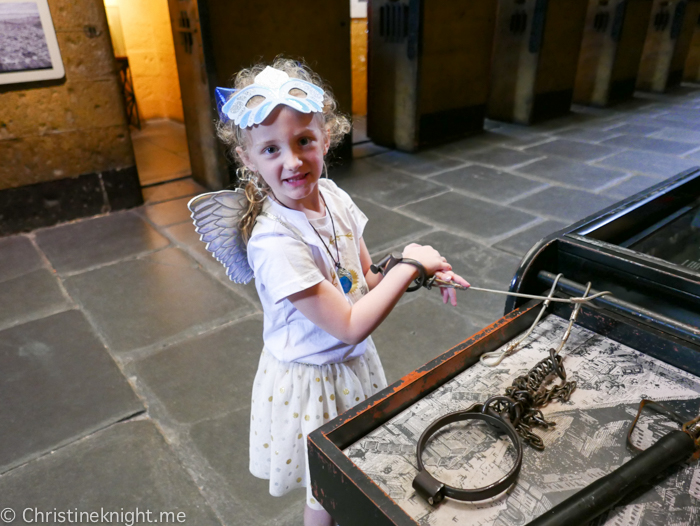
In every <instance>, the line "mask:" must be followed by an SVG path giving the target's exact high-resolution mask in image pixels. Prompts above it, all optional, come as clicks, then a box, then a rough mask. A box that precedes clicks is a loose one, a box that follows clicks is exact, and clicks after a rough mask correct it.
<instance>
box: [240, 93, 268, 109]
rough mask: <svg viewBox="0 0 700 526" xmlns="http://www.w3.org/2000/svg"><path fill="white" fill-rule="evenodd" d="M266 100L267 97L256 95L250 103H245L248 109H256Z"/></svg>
mask: <svg viewBox="0 0 700 526" xmlns="http://www.w3.org/2000/svg"><path fill="white" fill-rule="evenodd" d="M264 100H265V97H263V96H262V95H255V96H253V97H251V98H250V100H249V101H248V102H246V103H245V107H246V108H255V107H256V106H260V104H262V102H263V101H264Z"/></svg>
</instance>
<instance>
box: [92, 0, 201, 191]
mask: <svg viewBox="0 0 700 526" xmlns="http://www.w3.org/2000/svg"><path fill="white" fill-rule="evenodd" d="M104 4H105V10H106V12H107V22H108V24H109V30H110V34H111V37H112V47H113V49H114V55H115V59H116V62H117V65H118V67H119V71H120V78H121V81H122V88H123V92H124V102H125V106H126V113H127V118H128V119H129V124H130V130H131V141H132V144H133V147H134V155H135V157H136V168H137V170H138V173H139V180H140V182H141V186H142V187H149V186H154V185H158V184H162V183H165V182H169V181H174V180H177V179H182V178H186V177H189V176H191V174H192V169H191V163H190V155H189V150H188V147H187V137H186V129H185V123H184V115H183V108H182V98H181V94H180V84H179V79H178V70H177V63H176V60H175V47H174V44H173V35H172V29H171V25H170V13H169V10H168V2H167V0H154V1H150V2H142V1H139V0H104Z"/></svg>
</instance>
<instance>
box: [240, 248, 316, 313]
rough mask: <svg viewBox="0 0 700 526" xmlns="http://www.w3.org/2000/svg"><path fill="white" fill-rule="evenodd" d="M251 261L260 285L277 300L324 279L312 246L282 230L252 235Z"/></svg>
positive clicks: (249, 255)
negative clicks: (276, 232)
mask: <svg viewBox="0 0 700 526" xmlns="http://www.w3.org/2000/svg"><path fill="white" fill-rule="evenodd" d="M248 262H249V263H250V266H251V268H252V269H253V272H254V273H255V280H256V282H257V283H258V286H260V285H262V286H263V287H264V289H265V290H266V292H267V294H269V296H270V298H271V299H272V301H273V302H274V303H277V302H279V301H281V300H283V299H284V298H286V297H288V296H290V295H291V294H294V293H296V292H300V291H302V290H306V289H308V288H309V287H313V286H314V285H316V284H318V283H320V282H322V281H323V280H324V279H326V278H325V277H324V275H323V274H322V273H321V270H320V269H319V268H318V267H317V266H316V262H315V261H314V257H313V253H312V252H311V247H309V246H308V245H307V244H306V243H304V242H303V241H299V240H296V239H294V238H292V237H290V236H286V235H282V234H269V235H259V236H253V237H252V238H251V240H250V241H249V242H248Z"/></svg>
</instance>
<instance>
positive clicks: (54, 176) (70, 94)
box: [0, 0, 135, 190]
mask: <svg viewBox="0 0 700 526" xmlns="http://www.w3.org/2000/svg"><path fill="white" fill-rule="evenodd" d="M49 8H50V10H51V16H52V18H53V23H54V27H55V28H56V35H57V37H58V44H59V48H60V50H61V57H62V59H63V64H64V66H65V70H66V76H65V79H64V80H62V81H60V82H53V83H47V82H44V83H26V84H22V85H14V86H13V85H0V108H2V109H1V110H0V159H2V162H1V163H0V190H3V189H7V188H17V187H22V186H25V185H31V184H36V183H43V182H49V181H57V180H61V179H65V178H72V177H76V176H79V175H83V174H90V173H98V172H105V171H111V170H118V169H123V168H127V167H133V166H134V164H135V162H134V154H133V150H132V146H131V139H130V137H129V130H128V127H127V124H126V118H125V116H124V109H123V102H122V97H121V93H120V88H119V83H118V79H117V73H116V70H115V65H114V59H113V54H112V47H111V43H110V37H109V31H108V29H107V22H106V15H105V9H104V4H103V3H102V0H49ZM90 27H94V28H95V32H94V34H95V36H93V37H91V36H90ZM18 88H19V89H18Z"/></svg>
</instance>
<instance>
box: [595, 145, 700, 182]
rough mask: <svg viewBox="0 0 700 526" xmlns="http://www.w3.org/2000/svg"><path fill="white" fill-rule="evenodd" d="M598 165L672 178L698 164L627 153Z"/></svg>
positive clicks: (652, 155) (667, 156)
mask: <svg viewBox="0 0 700 526" xmlns="http://www.w3.org/2000/svg"><path fill="white" fill-rule="evenodd" d="M597 164H600V165H603V166H610V167H612V168H619V169H621V170H630V171H633V172H639V173H642V174H646V175H653V176H656V177H671V176H672V175H675V174H677V173H679V172H682V171H683V170H687V169H688V168H692V167H693V166H695V165H696V164H697V163H696V162H693V161H692V160H689V159H679V158H678V157H673V156H671V155H663V154H660V153H652V152H642V151H634V152H633V151H625V152H621V153H618V154H615V155H613V156H611V157H607V158H605V159H603V160H601V161H598V163H597Z"/></svg>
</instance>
